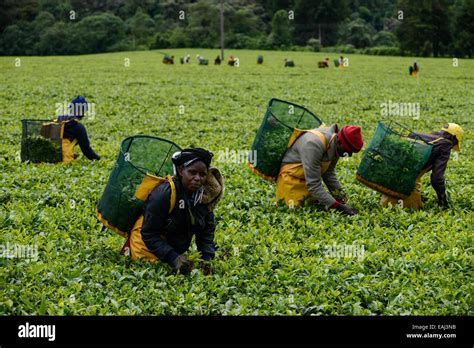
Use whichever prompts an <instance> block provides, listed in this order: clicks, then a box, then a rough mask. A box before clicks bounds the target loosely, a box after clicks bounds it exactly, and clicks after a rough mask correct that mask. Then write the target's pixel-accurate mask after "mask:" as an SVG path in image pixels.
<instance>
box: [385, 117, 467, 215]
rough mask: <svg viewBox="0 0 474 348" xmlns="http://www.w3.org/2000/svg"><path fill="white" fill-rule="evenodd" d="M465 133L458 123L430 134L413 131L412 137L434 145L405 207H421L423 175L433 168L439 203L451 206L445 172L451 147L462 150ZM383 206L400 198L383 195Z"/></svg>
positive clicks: (405, 201) (404, 201)
mask: <svg viewBox="0 0 474 348" xmlns="http://www.w3.org/2000/svg"><path fill="white" fill-rule="evenodd" d="M463 135H464V131H463V129H462V128H461V127H460V126H459V125H457V124H456V123H448V124H447V125H445V126H444V127H443V128H442V129H441V131H439V132H433V133H430V134H424V133H412V134H410V137H411V138H415V137H420V138H421V139H422V140H424V141H426V142H427V143H430V144H432V145H433V149H432V152H431V156H430V158H429V159H428V162H427V163H426V165H425V167H424V168H423V171H422V172H421V174H420V175H419V176H418V178H417V183H416V188H415V190H414V191H413V192H412V194H411V195H410V196H409V197H408V198H406V199H405V200H403V202H402V204H403V207H404V208H415V209H420V208H421V207H422V201H421V177H422V176H423V175H424V174H425V173H426V172H429V171H430V170H431V186H433V188H434V190H435V191H436V194H437V196H438V205H439V206H441V207H443V208H447V207H448V206H449V202H448V197H447V194H446V180H445V177H444V173H445V171H446V167H447V165H448V161H449V158H450V155H451V149H453V150H454V151H458V152H459V151H460V149H461V142H462V138H463ZM380 203H381V204H382V205H383V206H386V205H388V203H392V204H397V203H398V199H396V198H394V197H390V196H387V195H382V199H381V202H380Z"/></svg>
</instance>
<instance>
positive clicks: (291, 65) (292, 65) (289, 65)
mask: <svg viewBox="0 0 474 348" xmlns="http://www.w3.org/2000/svg"><path fill="white" fill-rule="evenodd" d="M294 66H295V62H294V61H292V60H288V59H286V58H285V67H294Z"/></svg>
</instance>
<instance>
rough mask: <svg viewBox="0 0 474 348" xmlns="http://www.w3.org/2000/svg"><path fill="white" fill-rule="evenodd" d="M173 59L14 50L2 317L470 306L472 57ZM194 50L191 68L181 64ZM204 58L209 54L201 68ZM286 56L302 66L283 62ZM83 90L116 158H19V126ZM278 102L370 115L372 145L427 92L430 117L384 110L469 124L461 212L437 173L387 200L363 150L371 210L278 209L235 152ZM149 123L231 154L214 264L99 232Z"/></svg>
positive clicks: (2, 95)
mask: <svg viewBox="0 0 474 348" xmlns="http://www.w3.org/2000/svg"><path fill="white" fill-rule="evenodd" d="M168 53H170V54H174V56H175V62H176V63H177V64H175V65H164V64H162V63H161V59H162V55H161V54H160V53H159V52H157V51H147V52H121V53H111V54H100V55H85V56H70V57H20V61H15V58H16V57H0V81H1V84H0V124H1V138H0V169H1V171H0V229H1V232H0V245H1V246H2V250H1V251H2V252H3V255H2V256H3V257H2V258H1V259H0V274H1V286H0V314H2V315H11V314H15V315H33V314H37V315H43V314H46V315H129V314H131V315H151V314H153V315H173V314H192V315H200V314H205V315H206V314H222V315H309V314H314V315H380V314H382V315H408V314H412V315H462V314H464V315H472V314H473V310H472V293H473V281H472V261H473V259H472V256H473V254H472V236H473V233H472V232H473V223H474V221H473V207H474V204H473V195H474V180H473V172H474V158H473V155H472V151H473V150H474V143H473V141H472V132H473V130H474V127H473V126H474V124H473V116H474V111H473V110H474V61H472V60H459V62H458V63H459V65H458V66H457V67H454V66H453V61H452V60H451V59H429V58H418V59H417V62H418V64H419V66H420V74H419V75H418V77H417V78H413V77H410V76H408V66H409V65H410V64H412V63H413V60H414V59H413V58H409V57H403V58H402V57H371V56H359V55H349V56H347V58H348V59H349V61H348V63H349V66H348V67H346V68H345V69H344V70H339V69H336V68H335V67H334V66H333V65H332V66H331V67H330V68H329V69H318V68H317V62H318V61H320V60H322V59H323V58H324V57H326V56H328V57H330V59H331V64H332V61H333V60H334V59H336V58H337V55H336V54H323V53H321V54H316V53H309V52H298V53H297V52H258V51H245V50H242V51H232V52H230V51H227V52H226V54H234V56H237V57H239V58H240V66H239V67H229V66H227V65H225V64H223V65H221V66H214V65H213V64H212V63H213V59H214V58H215V56H216V55H217V54H218V51H217V50H184V49H179V50H178V49H176V50H169V51H168ZM186 53H189V54H191V57H192V61H191V64H189V65H181V64H179V59H178V57H180V56H184V55H185V54H186ZM198 53H199V54H201V55H203V56H204V57H206V58H208V59H209V60H210V63H211V65H209V66H198V65H197V63H196V59H195V56H196V54H198ZM258 54H263V56H264V59H265V61H264V64H263V65H262V66H259V65H257V64H256V57H257V55H258ZM284 58H289V59H293V60H294V61H295V64H296V67H294V68H285V67H284V66H283V60H284ZM16 63H20V64H21V65H20V66H19V67H17V66H15V64H16ZM127 63H129V66H125V65H127ZM17 65H18V64H17ZM76 95H84V96H85V97H86V99H87V100H88V101H89V102H90V103H94V104H95V111H96V115H95V117H89V118H87V119H85V120H84V124H85V125H86V127H87V129H88V132H89V137H90V139H91V143H92V146H93V148H94V150H95V151H96V152H98V153H99V154H100V155H101V156H102V158H103V160H101V161H98V162H90V161H88V160H87V159H85V158H84V157H83V156H82V154H81V155H80V158H79V159H78V160H77V161H75V162H74V163H73V164H72V165H68V166H65V165H53V164H30V163H21V162H20V161H19V153H20V139H21V122H20V120H21V119H22V118H34V119H48V118H54V117H55V115H56V103H64V102H69V101H70V100H71V99H72V97H74V96H76ZM272 97H274V98H280V99H283V100H288V101H292V102H294V103H297V104H301V105H304V106H306V107H307V108H308V109H310V110H311V111H313V112H314V113H315V114H317V115H318V116H319V117H320V118H321V119H322V120H323V121H324V122H325V123H326V124H331V123H338V124H340V125H344V124H356V125H360V126H362V127H363V135H364V138H365V141H366V145H365V147H366V146H367V145H368V142H369V141H370V139H371V137H372V134H373V132H374V129H375V126H376V121H377V120H380V119H381V118H382V115H381V110H382V107H381V104H383V103H389V102H392V103H419V107H420V109H419V117H415V119H414V118H413V117H412V115H388V116H386V117H385V119H386V120H396V121H398V122H401V123H403V124H405V125H406V126H408V127H410V128H412V129H414V130H417V131H425V132H430V131H434V130H439V128H440V127H441V126H442V125H443V124H444V123H446V122H455V123H458V124H460V125H461V126H462V127H463V128H464V130H465V133H466V135H465V138H466V139H465V142H464V144H463V148H462V152H461V153H460V154H459V155H456V154H454V153H453V154H452V158H451V160H450V162H449V165H448V169H447V172H446V180H447V187H448V192H449V194H450V197H451V199H450V201H451V204H452V207H451V208H450V209H448V210H446V211H443V210H440V209H439V208H438V207H437V199H436V194H435V192H434V190H433V189H432V188H431V187H430V180H429V175H426V176H425V177H424V178H423V200H424V202H425V207H424V210H422V211H419V212H410V211H404V210H401V209H400V208H398V207H392V208H381V207H380V206H379V204H378V201H379V194H377V193H376V192H374V191H372V190H370V189H368V188H366V187H365V186H362V185H361V184H360V183H358V182H357V181H356V179H355V172H356V169H357V167H358V164H359V161H360V158H361V154H362V153H359V154H357V155H354V156H353V157H351V158H349V159H341V160H340V162H339V165H338V169H337V171H338V174H339V178H340V181H341V183H342V185H343V186H344V188H345V190H346V191H347V193H348V195H349V204H350V205H352V206H353V207H355V208H356V209H357V210H358V211H359V213H360V215H358V216H355V217H346V216H342V215H341V214H339V213H337V212H335V211H329V212H326V211H321V210H317V209H315V208H311V207H305V208H303V209H299V210H288V209H286V208H283V207H277V206H275V205H274V204H273V200H274V194H275V187H274V185H273V184H271V183H268V182H266V181H263V180H262V179H260V178H258V177H257V176H255V175H254V174H253V173H251V171H250V170H249V169H248V168H247V166H246V163H245V161H244V159H245V158H244V157H243V156H242V158H240V157H239V156H232V155H231V154H232V151H236V152H235V153H236V154H242V153H243V152H244V151H245V150H249V149H250V146H251V144H252V141H253V139H254V136H255V132H256V130H257V128H258V126H259V124H260V121H261V118H262V116H263V114H264V112H265V108H266V104H267V103H268V101H269V100H270V98H272ZM135 134H148V135H155V136H160V137H164V138H167V139H170V140H173V141H174V142H176V143H177V144H179V145H180V146H182V147H185V146H200V147H204V148H209V149H210V150H211V151H213V152H214V153H215V154H216V156H215V161H214V165H215V166H217V167H219V168H220V169H221V171H222V173H223V174H224V176H225V183H226V194H225V196H224V198H223V200H222V201H221V203H220V205H219V206H218V207H217V210H216V212H215V213H216V219H217V230H216V241H217V244H218V245H219V250H218V252H217V257H216V259H215V260H214V261H213V263H214V267H215V272H214V274H212V275H208V276H206V275H204V274H203V273H202V272H201V271H200V270H199V269H198V268H197V269H196V270H194V271H193V272H192V273H191V274H190V275H189V276H180V275H174V274H173V273H172V272H171V271H170V268H169V267H168V266H166V265H163V264H161V263H159V264H155V265H153V264H148V263H145V262H132V261H131V260H129V259H128V258H126V257H124V256H121V255H119V251H120V249H121V247H122V245H123V242H124V240H123V239H122V238H121V237H120V236H118V235H116V234H115V233H113V232H111V231H108V230H105V231H102V228H101V227H102V226H101V224H100V223H99V222H98V221H97V219H96V218H95V214H94V212H95V205H96V202H97V200H98V199H99V198H100V195H101V193H102V191H103V189H104V186H105V184H106V182H107V178H108V175H109V173H110V170H111V168H112V166H113V164H114V161H115V158H116V156H117V153H118V149H119V144H120V142H121V140H122V139H124V138H125V137H127V136H130V135H135ZM226 150H227V154H228V156H224V155H223V154H225V153H226ZM78 151H79V153H80V150H79V149H78ZM229 154H230V155H229ZM12 246H16V247H19V246H30V247H33V248H37V251H38V253H37V257H36V258H13V257H8V255H7V254H6V253H5V252H4V251H5V250H6V249H7V247H10V248H11V247H12ZM351 248H352V249H351ZM347 250H353V251H354V250H355V251H356V253H352V254H351V253H349V254H348V253H347V252H346V251H347ZM196 254H197V252H196V250H195V249H193V250H192V251H191V252H190V255H191V258H196V256H197V255H196Z"/></svg>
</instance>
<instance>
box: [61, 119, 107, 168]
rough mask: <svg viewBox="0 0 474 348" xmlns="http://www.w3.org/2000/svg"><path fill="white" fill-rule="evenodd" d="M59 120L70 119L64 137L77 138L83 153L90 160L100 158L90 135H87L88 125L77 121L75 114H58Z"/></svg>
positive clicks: (65, 126) (65, 127)
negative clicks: (92, 144)
mask: <svg viewBox="0 0 474 348" xmlns="http://www.w3.org/2000/svg"><path fill="white" fill-rule="evenodd" d="M57 121H59V122H62V121H69V122H67V123H66V124H65V125H64V135H63V136H64V138H66V139H69V140H71V141H73V140H74V139H77V143H78V144H79V147H80V148H81V151H82V153H83V154H84V156H86V157H87V158H88V159H90V160H99V159H100V156H99V155H98V154H96V153H95V152H94V150H92V147H91V144H90V142H89V137H88V136H87V131H86V127H84V125H83V124H82V123H80V122H79V121H77V120H76V119H75V118H74V116H58V119H57Z"/></svg>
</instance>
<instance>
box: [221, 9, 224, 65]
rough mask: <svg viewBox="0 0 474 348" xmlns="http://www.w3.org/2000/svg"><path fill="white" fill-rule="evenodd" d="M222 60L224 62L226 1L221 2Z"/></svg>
mask: <svg viewBox="0 0 474 348" xmlns="http://www.w3.org/2000/svg"><path fill="white" fill-rule="evenodd" d="M221 60H222V61H223V60H224V0H221Z"/></svg>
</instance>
